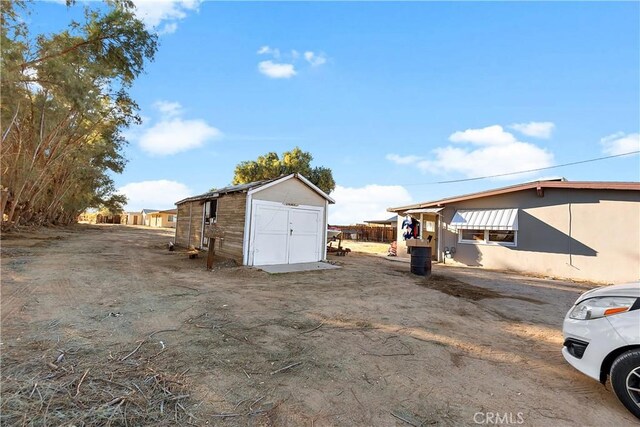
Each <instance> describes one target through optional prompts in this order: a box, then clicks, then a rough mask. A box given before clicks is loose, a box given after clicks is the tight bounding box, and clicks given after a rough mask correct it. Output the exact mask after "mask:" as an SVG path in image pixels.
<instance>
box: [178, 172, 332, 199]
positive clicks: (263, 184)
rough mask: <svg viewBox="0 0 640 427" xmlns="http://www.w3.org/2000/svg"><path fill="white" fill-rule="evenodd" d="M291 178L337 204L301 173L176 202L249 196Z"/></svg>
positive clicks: (224, 189) (241, 185) (229, 187)
mask: <svg viewBox="0 0 640 427" xmlns="http://www.w3.org/2000/svg"><path fill="white" fill-rule="evenodd" d="M291 178H297V179H298V180H299V181H301V182H302V183H303V184H305V185H306V186H307V187H309V188H311V189H312V190H313V191H315V192H316V193H318V194H319V195H320V196H322V197H323V198H324V199H326V200H327V201H328V202H329V203H335V200H333V199H332V198H331V197H329V195H328V194H326V193H325V192H324V191H322V190H321V189H319V188H318V187H317V186H316V185H314V184H313V183H312V182H311V181H309V180H308V179H307V178H305V177H304V176H302V175H300V174H299V173H292V174H289V175H283V176H279V177H277V178H272V179H265V180H262V181H255V182H250V183H247V184H238V185H230V186H228V187H224V188H219V189H217V190H215V191H209V192H207V193H204V194H200V195H198V196H192V197H187V198H186V199H182V200H179V201H177V202H176V205H179V204H182V203H185V202H192V201H196V200H211V199H217V198H218V197H220V196H221V195H223V194H229V193H239V192H249V194H251V193H252V192H255V191H260V190H262V189H264V188H267V187H269V186H270V185H277V184H279V183H280V182H282V181H286V180H288V179H291ZM269 184H270V185H269Z"/></svg>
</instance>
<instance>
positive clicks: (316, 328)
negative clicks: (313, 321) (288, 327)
mask: <svg viewBox="0 0 640 427" xmlns="http://www.w3.org/2000/svg"><path fill="white" fill-rule="evenodd" d="M324 322H325V321H324V320H323V321H322V322H320V324H319V325H318V326H316V327H315V328H313V329H309V330H308V331H303V332H300V335H302V334H308V333H310V332H313V331H315V330H318V329H320V327H321V326H322V325H324Z"/></svg>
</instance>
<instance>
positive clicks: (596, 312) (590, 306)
mask: <svg viewBox="0 0 640 427" xmlns="http://www.w3.org/2000/svg"><path fill="white" fill-rule="evenodd" d="M634 302H636V299H635V298H628V297H596V298H590V299H587V300H584V301H582V302H581V303H579V304H577V305H576V306H575V307H573V310H571V313H569V317H570V318H571V319H576V320H590V319H598V318H600V317H605V316H611V315H613V314H618V313H624V312H625V311H629V309H630V308H631V306H633V303H634Z"/></svg>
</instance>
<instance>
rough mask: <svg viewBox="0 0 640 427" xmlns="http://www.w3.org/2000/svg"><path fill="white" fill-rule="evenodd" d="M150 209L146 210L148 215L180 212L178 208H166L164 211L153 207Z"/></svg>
mask: <svg viewBox="0 0 640 427" xmlns="http://www.w3.org/2000/svg"><path fill="white" fill-rule="evenodd" d="M148 210H149V212H146V213H147V215H149V214H169V215H175V214H177V213H178V210H177V209H165V210H163V211H159V210H158V211H154V210H151V209H148Z"/></svg>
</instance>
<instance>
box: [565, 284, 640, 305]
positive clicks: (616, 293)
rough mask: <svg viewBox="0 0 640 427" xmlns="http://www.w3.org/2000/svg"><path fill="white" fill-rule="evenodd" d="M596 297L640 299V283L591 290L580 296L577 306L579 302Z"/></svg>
mask: <svg viewBox="0 0 640 427" xmlns="http://www.w3.org/2000/svg"><path fill="white" fill-rule="evenodd" d="M595 297H632V298H640V282H633V283H624V284H621V285H611V286H603V287H600V288H595V289H591V290H590V291H587V292H585V293H584V294H582V295H580V297H579V298H578V300H577V301H576V304H578V303H579V302H581V301H583V300H585V299H588V298H595Z"/></svg>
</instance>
